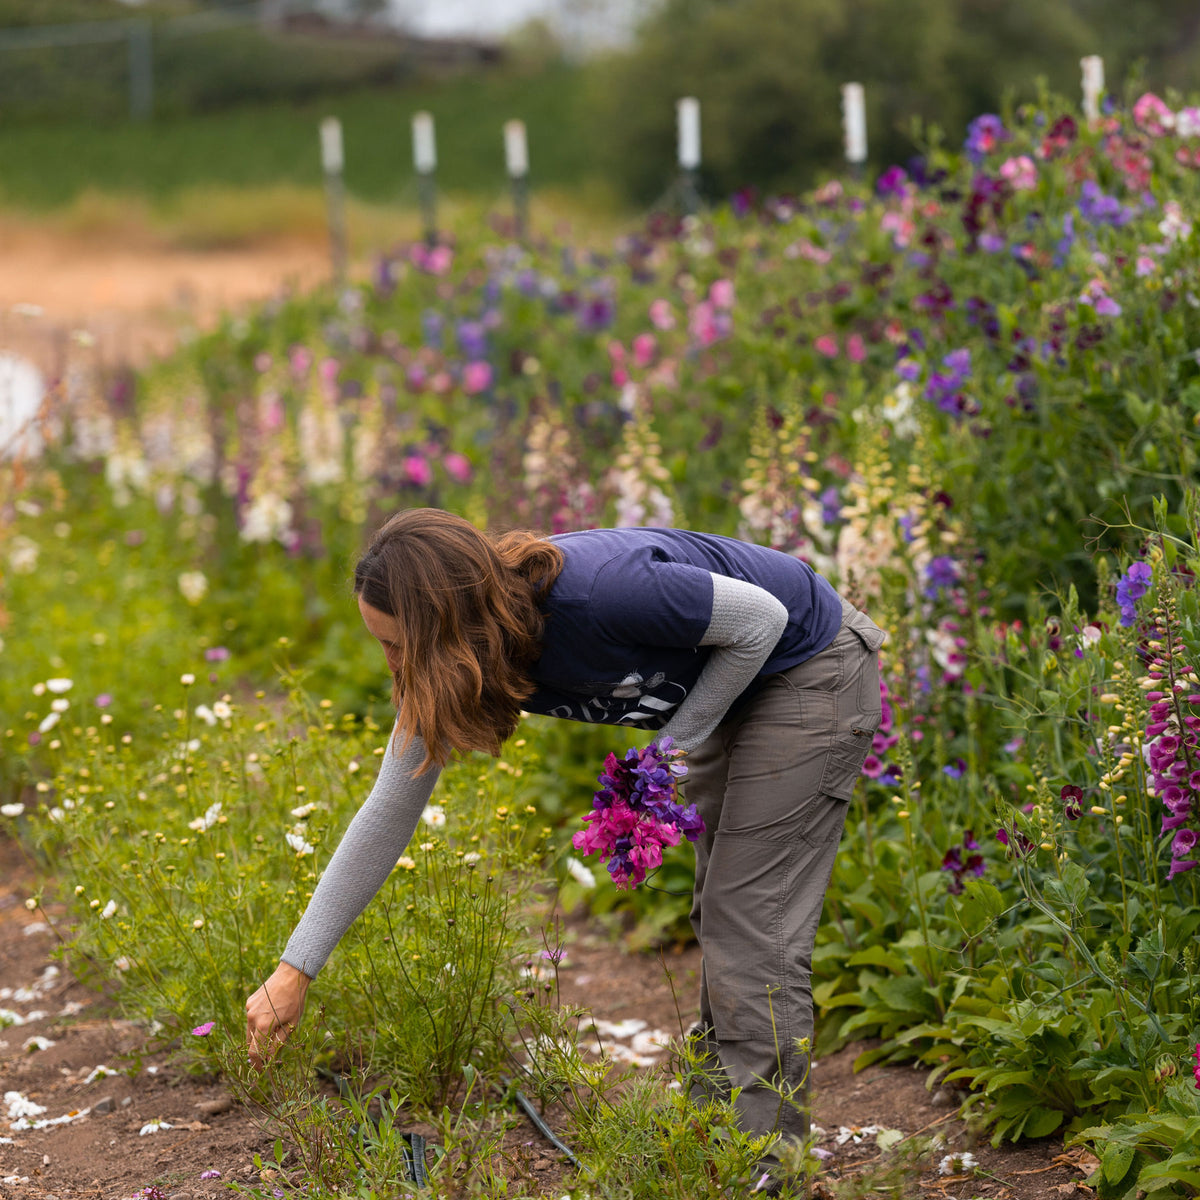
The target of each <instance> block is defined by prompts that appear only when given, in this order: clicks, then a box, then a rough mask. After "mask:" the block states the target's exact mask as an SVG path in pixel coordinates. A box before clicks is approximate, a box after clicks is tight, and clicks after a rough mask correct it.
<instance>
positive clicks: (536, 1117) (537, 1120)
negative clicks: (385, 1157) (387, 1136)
mask: <svg viewBox="0 0 1200 1200" xmlns="http://www.w3.org/2000/svg"><path fill="white" fill-rule="evenodd" d="M317 1074H318V1075H320V1076H321V1077H322V1078H324V1079H328V1080H330V1081H331V1082H332V1083H333V1085H334V1086H335V1087H336V1088H337V1090H338V1095H339V1096H341V1097H343V1099H347V1100H351V1099H352V1100H355V1101H357V1102H358V1103H359V1105H360V1106H361V1104H362V1098H361V1097H360V1096H358V1095H357V1094H356V1093H355V1092H354V1091H353V1089H352V1088H351V1087H350V1081H349V1080H348V1079H347V1078H346V1076H345V1075H339V1074H337V1073H335V1072H334V1071H331V1070H329V1069H328V1068H327V1067H318V1068H317ZM501 1082H502V1083H503V1084H504V1095H505V1096H509V1095H511V1096H512V1098H513V1099H514V1100H515V1101H516V1103H517V1105H518V1107H519V1108H520V1109H521V1111H522V1112H523V1113H524V1114H525V1115H526V1116H527V1117H528V1118H529V1119H530V1121H532V1122H533V1126H534V1128H535V1129H536V1130H537V1131H538V1133H540V1134H541V1135H542V1137H544V1138H545V1139H546V1141H548V1142H549V1143H550V1145H552V1146H553V1147H554V1148H555V1150H557V1151H558V1152H559V1153H560V1154H561V1155H563V1156H564V1157H565V1158H566V1159H567V1161H568V1162H570V1164H571V1165H572V1166H573V1167H574V1168H575V1169H576V1170H577V1171H584V1172H587V1173H588V1174H590V1173H591V1172H590V1171H589V1170H588V1168H587V1167H586V1166H584V1164H583V1163H582V1162H580V1161H579V1156H578V1155H577V1154H576V1153H575V1151H574V1150H572V1149H571V1147H570V1146H568V1145H566V1143H564V1142H562V1141H560V1140H559V1138H558V1137H557V1135H556V1134H555V1132H554V1130H553V1129H551V1128H550V1126H549V1125H547V1124H546V1122H545V1121H544V1120H543V1119H542V1116H541V1114H540V1113H539V1112H538V1110H537V1109H536V1108H535V1107H534V1105H533V1102H532V1101H531V1100H530V1099H529V1097H528V1096H526V1095H525V1093H524V1092H523V1091H521V1089H520V1088H515V1087H513V1082H512V1080H511V1079H508V1078H506V1077H504V1076H501ZM368 1119H369V1120H370V1122H371V1124H372V1125H374V1127H375V1129H376V1131H379V1118H378V1117H368ZM353 1131H354V1132H357V1129H354V1130H353ZM401 1136H402V1137H403V1138H404V1139H405V1140H406V1141H407V1142H408V1147H409V1155H408V1156H407V1158H408V1165H409V1180H410V1182H412V1183H415V1184H416V1185H417V1186H418V1187H428V1186H429V1175H428V1173H427V1172H426V1169H425V1139H424V1138H423V1137H422V1136H421V1135H420V1134H419V1133H402V1134H401Z"/></svg>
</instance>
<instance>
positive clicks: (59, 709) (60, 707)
mask: <svg viewBox="0 0 1200 1200" xmlns="http://www.w3.org/2000/svg"><path fill="white" fill-rule="evenodd" d="M70 707H71V702H70V700H68V699H67V698H66V696H60V697H59V698H58V699H57V700H51V701H50V711H51V712H56V713H65V712H66V711H67V709H68V708H70Z"/></svg>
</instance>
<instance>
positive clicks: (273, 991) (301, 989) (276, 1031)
mask: <svg viewBox="0 0 1200 1200" xmlns="http://www.w3.org/2000/svg"><path fill="white" fill-rule="evenodd" d="M310 983H312V980H311V979H310V978H309V977H308V976H307V975H305V974H304V972H303V971H298V970H297V969H296V968H295V967H293V966H292V965H291V964H290V963H285V962H281V963H280V964H279V966H277V967H276V968H275V970H274V971H273V972H272V974H271V978H270V979H268V980H267V981H266V983H264V984H263V985H262V987H260V988H259V989H258V991H257V992H255V993H254V995H253V996H251V997H250V999H249V1000H247V1001H246V1046H247V1049H248V1050H249V1051H250V1062H251V1063H252V1064H253V1065H254V1066H256V1067H262V1065H263V1064H264V1063H266V1062H269V1061H270V1059H271V1057H272V1056H273V1055H274V1053H275V1051H276V1050H278V1049H279V1047H280V1046H282V1045H283V1043H284V1042H286V1041H287V1039H288V1036H289V1035H290V1034H291V1032H292V1030H293V1029H295V1028H296V1026H297V1025H298V1024H299V1023H300V1018H301V1017H302V1016H303V1015H304V996H305V993H306V992H307V991H308V985H309V984H310Z"/></svg>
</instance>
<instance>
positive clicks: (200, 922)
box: [192, 917, 204, 929]
mask: <svg viewBox="0 0 1200 1200" xmlns="http://www.w3.org/2000/svg"><path fill="white" fill-rule="evenodd" d="M192 928H193V929H203V928H204V918H203V917H197V918H196V919H195V920H194V921H193V922H192Z"/></svg>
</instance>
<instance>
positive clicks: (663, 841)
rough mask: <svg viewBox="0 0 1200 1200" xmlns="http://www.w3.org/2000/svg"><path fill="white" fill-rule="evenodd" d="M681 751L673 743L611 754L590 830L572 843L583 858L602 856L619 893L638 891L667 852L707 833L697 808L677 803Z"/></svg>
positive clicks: (594, 800) (594, 802)
mask: <svg viewBox="0 0 1200 1200" xmlns="http://www.w3.org/2000/svg"><path fill="white" fill-rule="evenodd" d="M682 755H683V751H682V750H680V749H678V748H677V747H676V746H675V744H674V741H673V739H672V738H670V737H669V736H668V737H664V738H662V739H660V740H659V741H658V742H651V743H650V744H649V745H648V746H647V747H646V748H645V749H644V750H638V749H636V748H635V747H631V748H630V749H629V750H627V751H626V752H625V757H624V758H617V756H616V755H615V754H610V755H609V756H608V757H607V758H606V759H605V760H604V771H603V772H602V773H601V775H600V777H599V780H598V782H599V784H600V790H599V791H597V792H596V794H595V796H594V797H593V798H592V811H591V812H589V813H588V814H587V815H586V816H585V817H584V818H583V820H584V823H585V824H586V825H587V828H586V829H581V830H580V831H579V832H578V833H576V834H575V836H574V837H572V838H571V845H572V846H574V847H575V849H576V850H579V851H580V852H581V853H583V854H599V855H600V861H601V862H605V861H607V862H608V873H609V874H610V875H611V876H612V878H613V882H614V883H615V884H616V885H617V887H618V888H622V889H625V888H632V887H637V885H638V884H639V883H641V882H642V881H643V880H644V879H645V878H646V872H647V871H652V870H654V869H655V868H656V867H660V866H662V852H663V847H664V846H678V845H679V843H680V841H681V840H682V839H683V838H684V837H686V838H687V840H688V841H689V842H694V841H695V840H696V839H697V838H698V837H699V836H700V835H701V834H702V833H703V832H704V821H703V820H702V819H701V817H700V814H699V813H697V812H696V806H695V805H694V804H689V805H687V806H684V805H682V804H680V803H678V801H677V800H676V796H677V792H676V784H677V781H678V780H679V779H680V778H682V777H683V776H684V775H686V774H687V766H686V765H685V764H684V763H683V762H681V761H680V759H681V757H682Z"/></svg>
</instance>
